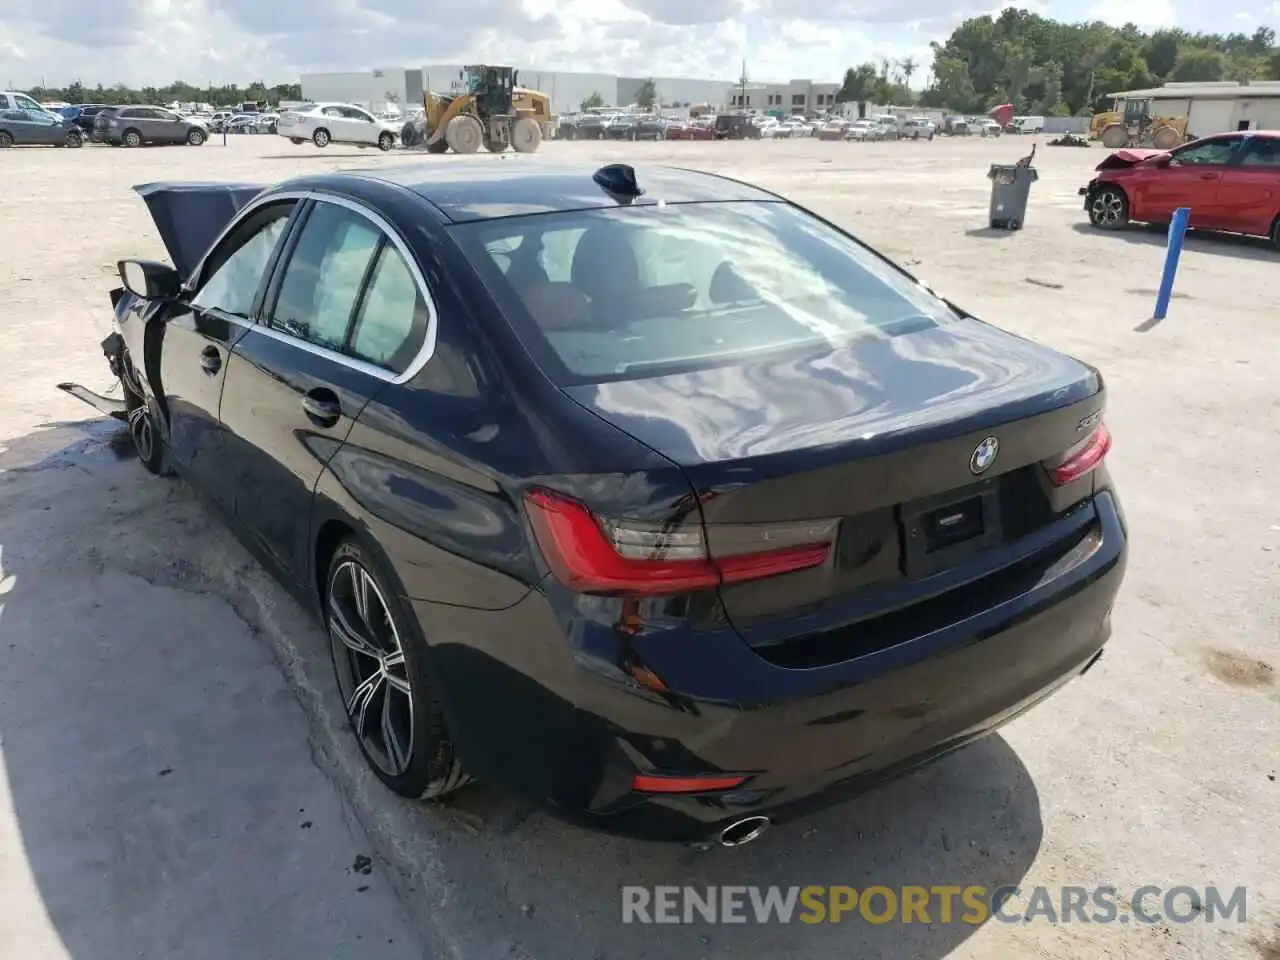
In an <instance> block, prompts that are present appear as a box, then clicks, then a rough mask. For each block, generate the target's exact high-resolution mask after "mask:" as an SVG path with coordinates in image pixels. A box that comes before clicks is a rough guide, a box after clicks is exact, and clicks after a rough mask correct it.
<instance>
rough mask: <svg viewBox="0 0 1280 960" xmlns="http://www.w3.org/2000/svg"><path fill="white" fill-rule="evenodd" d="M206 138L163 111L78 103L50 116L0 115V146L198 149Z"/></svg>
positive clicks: (192, 122) (198, 124) (193, 122)
mask: <svg viewBox="0 0 1280 960" xmlns="http://www.w3.org/2000/svg"><path fill="white" fill-rule="evenodd" d="M208 138H209V127H208V124H207V122H206V121H204V120H202V119H200V118H197V117H188V116H184V115H183V114H180V113H176V112H174V111H172V110H167V109H165V108H163V107H152V106H145V105H135V104H130V105H127V106H108V105H105V104H80V105H76V106H70V107H63V108H61V109H60V110H59V111H57V112H54V111H52V110H47V109H45V108H43V107H41V108H39V109H31V108H22V109H3V110H0V147H13V146H26V145H32V146H55V147H80V146H83V145H84V143H85V141H86V140H90V141H93V142H95V143H107V144H111V145H113V146H126V147H140V146H142V145H143V144H147V143H182V144H188V145H190V146H193V147H198V146H200V145H201V144H203V143H204V142H205V141H206V140H207V139H208Z"/></svg>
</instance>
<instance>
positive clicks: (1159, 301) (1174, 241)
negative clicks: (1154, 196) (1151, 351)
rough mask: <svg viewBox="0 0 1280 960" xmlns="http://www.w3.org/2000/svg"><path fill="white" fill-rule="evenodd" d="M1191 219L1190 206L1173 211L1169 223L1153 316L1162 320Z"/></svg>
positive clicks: (1171, 292) (1166, 309)
mask: <svg viewBox="0 0 1280 960" xmlns="http://www.w3.org/2000/svg"><path fill="white" fill-rule="evenodd" d="M1190 219H1191V208H1190V207H1179V208H1178V209H1177V210H1175V211H1173V220H1172V221H1170V223H1169V246H1168V249H1167V251H1166V253H1165V255H1164V275H1163V276H1162V277H1161V278H1160V294H1159V296H1157V297H1156V312H1155V318H1156V319H1157V320H1163V319H1164V318H1165V317H1166V316H1167V315H1168V313H1169V300H1170V298H1171V297H1172V296H1173V277H1174V274H1176V273H1177V272H1178V259H1179V258H1180V257H1181V256H1182V241H1183V239H1184V238H1185V237H1186V235H1187V222H1188V221H1189V220H1190Z"/></svg>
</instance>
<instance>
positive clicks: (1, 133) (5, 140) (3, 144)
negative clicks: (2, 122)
mask: <svg viewBox="0 0 1280 960" xmlns="http://www.w3.org/2000/svg"><path fill="white" fill-rule="evenodd" d="M12 146H13V134H11V133H10V132H9V131H8V130H0V150H3V149H6V148H7V147H12Z"/></svg>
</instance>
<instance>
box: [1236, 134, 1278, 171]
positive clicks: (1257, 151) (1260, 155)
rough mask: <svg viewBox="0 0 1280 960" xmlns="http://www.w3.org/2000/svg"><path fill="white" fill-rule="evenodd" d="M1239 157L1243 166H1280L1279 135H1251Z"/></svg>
mask: <svg viewBox="0 0 1280 960" xmlns="http://www.w3.org/2000/svg"><path fill="white" fill-rule="evenodd" d="M1250 141H1251V142H1250V143H1249V146H1248V149H1247V150H1246V151H1245V153H1244V156H1242V157H1241V158H1240V164H1241V166H1245V167H1280V137H1251V138H1250Z"/></svg>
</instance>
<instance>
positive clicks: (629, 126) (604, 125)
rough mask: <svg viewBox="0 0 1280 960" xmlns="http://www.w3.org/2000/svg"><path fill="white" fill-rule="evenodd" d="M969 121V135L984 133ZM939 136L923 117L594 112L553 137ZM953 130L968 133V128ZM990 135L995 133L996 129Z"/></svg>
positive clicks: (572, 119)
mask: <svg viewBox="0 0 1280 960" xmlns="http://www.w3.org/2000/svg"><path fill="white" fill-rule="evenodd" d="M978 124H979V121H977V120H975V121H974V128H973V129H974V132H980V133H981V134H982V135H983V136H986V135H988V132H989V131H988V129H987V128H980V127H979V125H978ZM939 132H941V131H940V130H939V128H938V125H937V124H935V123H934V122H933V121H932V120H930V119H929V118H928V117H912V118H910V119H906V120H901V119H899V118H898V117H897V116H895V115H893V114H888V113H886V114H879V115H876V116H872V117H867V118H864V119H856V120H855V119H850V118H845V117H818V118H806V117H800V116H796V117H781V118H779V117H773V116H760V115H754V114H746V113H722V114H720V115H718V116H717V115H710V114H707V115H703V116H699V117H690V118H687V119H681V120H675V119H665V118H662V117H658V116H654V115H652V114H640V115H636V114H628V113H624V112H610V111H596V112H590V113H583V114H576V115H569V116H562V117H560V119H559V121H558V123H557V127H556V136H557V138H558V139H561V140H761V139H765V140H787V139H795V138H799V137H815V138H817V139H820V140H858V141H868V140H902V139H906V140H921V139H924V140H932V139H933V137H934V136H935V135H936V134H937V133H939ZM955 132H957V133H961V132H963V133H964V134H967V133H968V132H969V130H968V128H966V129H965V130H963V131H961V130H960V129H959V128H956V130H955ZM994 132H995V133H996V134H998V133H999V128H998V126H995V129H994Z"/></svg>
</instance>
